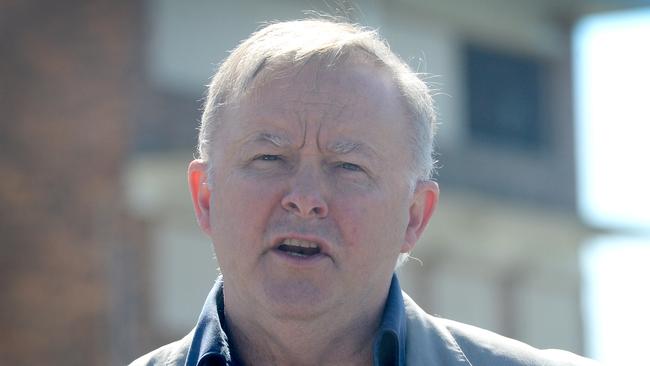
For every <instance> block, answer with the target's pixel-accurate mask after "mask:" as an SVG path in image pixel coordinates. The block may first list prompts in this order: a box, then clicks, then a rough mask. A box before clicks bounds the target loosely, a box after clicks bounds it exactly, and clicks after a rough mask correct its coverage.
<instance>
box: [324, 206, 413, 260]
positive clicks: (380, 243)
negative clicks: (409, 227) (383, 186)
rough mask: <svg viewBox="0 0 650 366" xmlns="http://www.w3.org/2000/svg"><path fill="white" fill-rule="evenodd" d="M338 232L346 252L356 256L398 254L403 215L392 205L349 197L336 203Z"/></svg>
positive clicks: (402, 233)
mask: <svg viewBox="0 0 650 366" xmlns="http://www.w3.org/2000/svg"><path fill="white" fill-rule="evenodd" d="M336 211H338V212H339V213H341V218H340V220H339V223H341V220H343V221H342V222H343V224H342V225H341V229H342V230H343V235H344V237H345V241H346V243H347V244H348V246H349V248H348V249H349V250H351V251H353V252H356V253H363V254H360V256H363V257H374V256H376V255H377V256H385V255H387V253H398V252H399V249H400V247H401V244H402V241H403V238H404V232H405V226H406V224H405V219H404V218H403V216H404V215H406V213H405V212H403V211H404V210H403V208H401V207H397V206H396V205H394V204H393V202H389V201H387V200H385V199H380V198H376V197H367V198H366V197H364V198H363V199H361V198H356V199H354V198H349V199H344V200H340V201H339V206H338V207H337V210H336Z"/></svg>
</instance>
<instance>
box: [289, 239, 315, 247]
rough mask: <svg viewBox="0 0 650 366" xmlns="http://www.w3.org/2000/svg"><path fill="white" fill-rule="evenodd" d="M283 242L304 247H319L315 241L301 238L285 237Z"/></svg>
mask: <svg viewBox="0 0 650 366" xmlns="http://www.w3.org/2000/svg"><path fill="white" fill-rule="evenodd" d="M282 244H285V245H291V246H294V247H302V248H318V244H316V243H314V242H313V241H309V240H301V239H284V241H283V242H282Z"/></svg>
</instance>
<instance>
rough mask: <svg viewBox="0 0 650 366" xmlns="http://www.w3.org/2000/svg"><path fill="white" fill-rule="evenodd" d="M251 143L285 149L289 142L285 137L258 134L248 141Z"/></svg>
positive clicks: (267, 133) (268, 133)
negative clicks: (263, 143)
mask: <svg viewBox="0 0 650 366" xmlns="http://www.w3.org/2000/svg"><path fill="white" fill-rule="evenodd" d="M248 142H249V143H251V142H269V143H271V144H273V145H275V146H277V147H287V146H289V145H291V141H289V139H288V138H287V137H286V136H282V135H276V134H273V133H270V132H260V133H258V134H256V135H255V136H253V137H252V138H251V139H249V140H248Z"/></svg>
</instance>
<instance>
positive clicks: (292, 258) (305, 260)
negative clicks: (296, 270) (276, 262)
mask: <svg viewBox="0 0 650 366" xmlns="http://www.w3.org/2000/svg"><path fill="white" fill-rule="evenodd" d="M272 253H273V254H275V257H278V258H280V259H281V260H282V261H283V262H284V263H287V264H289V265H291V266H294V267H310V266H314V265H316V264H319V263H321V262H322V261H324V260H326V259H328V258H329V256H327V255H325V254H322V253H319V254H314V255H310V256H304V257H303V256H298V255H292V254H288V253H287V252H284V251H282V250H279V249H274V250H272Z"/></svg>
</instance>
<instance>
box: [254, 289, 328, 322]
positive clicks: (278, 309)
mask: <svg viewBox="0 0 650 366" xmlns="http://www.w3.org/2000/svg"><path fill="white" fill-rule="evenodd" d="M265 282H267V283H266V284H265V286H264V292H265V297H266V299H267V302H268V306H269V310H271V312H272V313H274V314H277V316H279V317H281V318H286V319H296V320H299V319H313V318H314V317H316V316H318V315H319V314H320V313H323V312H325V309H326V308H327V303H328V302H329V301H331V299H332V297H331V296H328V291H326V290H325V289H323V288H322V287H320V286H318V285H317V284H315V283H313V282H312V281H309V280H304V279H294V280H283V281H278V280H274V281H265Z"/></svg>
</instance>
